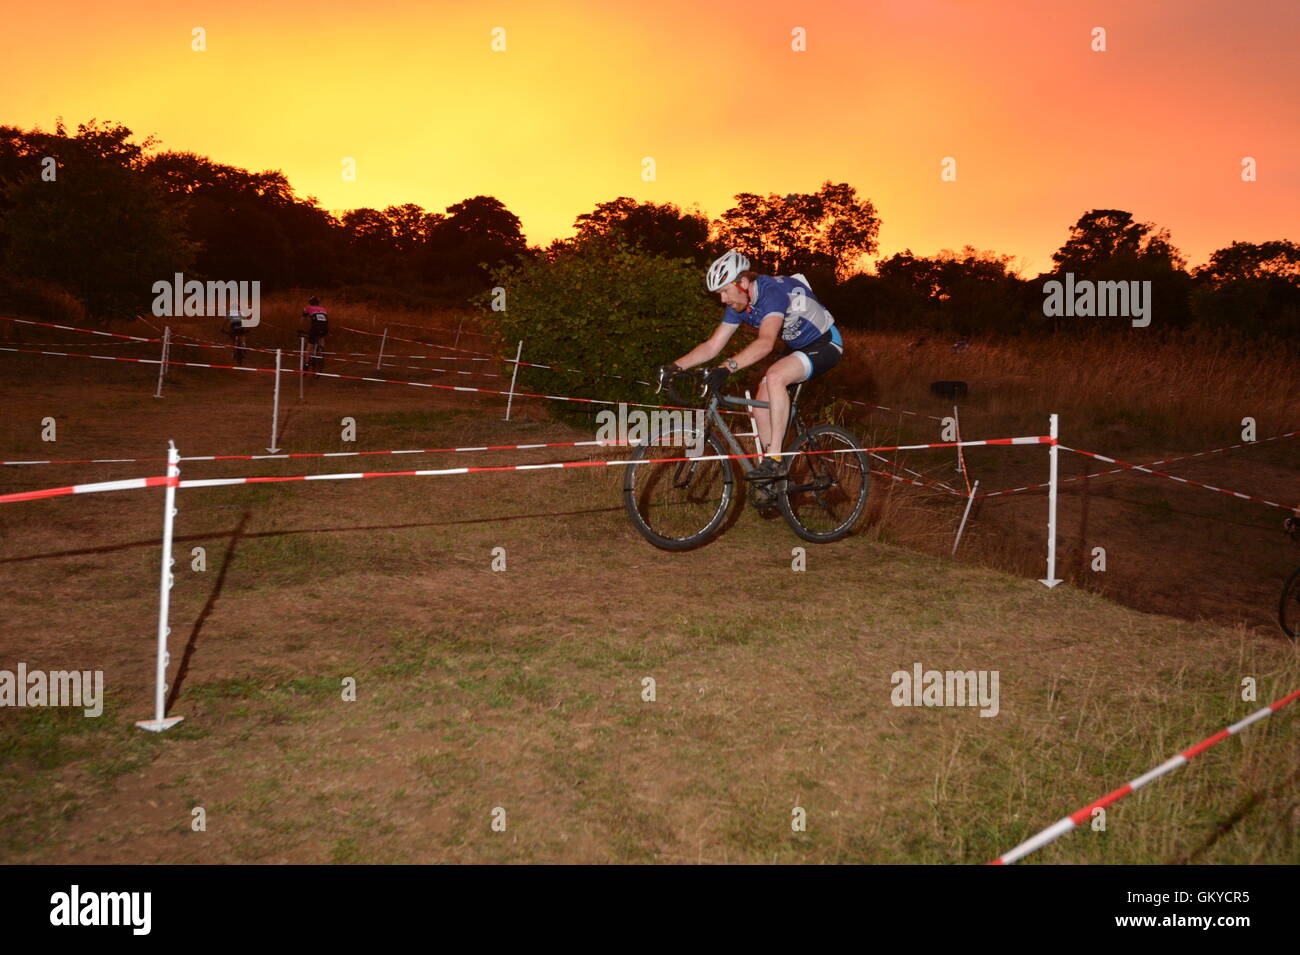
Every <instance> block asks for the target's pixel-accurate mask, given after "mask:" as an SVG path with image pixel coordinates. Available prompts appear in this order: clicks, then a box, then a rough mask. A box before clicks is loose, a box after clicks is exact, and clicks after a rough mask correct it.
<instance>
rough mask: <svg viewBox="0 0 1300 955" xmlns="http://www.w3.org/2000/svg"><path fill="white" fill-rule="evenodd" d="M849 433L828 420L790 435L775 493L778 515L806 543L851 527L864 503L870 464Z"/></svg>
mask: <svg viewBox="0 0 1300 955" xmlns="http://www.w3.org/2000/svg"><path fill="white" fill-rule="evenodd" d="M860 447H862V445H861V444H860V443H859V441H858V439H857V438H856V437H855V436H854V435H853V433H852V432H851V431H846V430H844V429H843V428H840V427H836V426H835V425H832V424H823V425H818V426H817V427H815V428H810V429H808V430H807V431H805V432H804V433H803V434H801V435H799V437H798V438H796V439H795V442H794V447H792V448H790V450H791V451H800V452H803V453H802V454H799V455H797V456H795V457H793V458H788V459H787V460H789V462H790V476H789V477H788V478H786V480H785V481H784V490H783V491H781V492H780V493H779V494H778V503H779V504H780V506H781V513H782V514H783V515H784V516H785V519H786V521H787V522H788V523H789V525H790V527H791V529H792V530H793V531H794V532H795V533H796V534H798V535H799V536H800V537H802V538H803V539H804V540H806V541H811V542H812V543H814V544H827V543H830V542H831V541H837V540H839V539H840V538H841V537H844V536H845V535H846V534H848V533H849V531H851V530H852V529H853V525H854V524H856V523H857V521H858V518H860V517H861V516H862V511H863V510H864V509H865V508H866V506H867V493H868V491H869V490H870V483H871V465H870V462H869V461H868V460H867V455H866V452H864V451H854V450H849V449H851V448H860Z"/></svg>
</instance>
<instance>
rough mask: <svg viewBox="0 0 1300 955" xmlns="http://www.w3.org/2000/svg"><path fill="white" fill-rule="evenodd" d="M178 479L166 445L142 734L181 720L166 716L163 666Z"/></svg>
mask: <svg viewBox="0 0 1300 955" xmlns="http://www.w3.org/2000/svg"><path fill="white" fill-rule="evenodd" d="M180 476H181V454H180V452H179V451H177V450H176V443H175V442H174V441H168V442H167V477H169V478H171V481H169V482H168V484H167V491H166V494H165V498H164V502H163V539H162V572H161V575H160V578H159V582H158V661H157V666H156V667H155V671H154V676H155V679H154V695H153V719H151V720H137V721H136V724H135V725H136V726H138V727H140V729H142V730H149V731H150V732H153V733H161V732H162V731H163V730H165V729H168V728H170V727H172V726H175V725H176V724H177V723H179V722H180V721H181V720H183V719H184V718H185V717H183V716H167V689H168V687H167V666H168V664H170V663H171V655H170V654H169V653H168V652H167V637H168V636H169V635H170V634H171V632H172V630H171V627H170V626H168V620H167V618H168V616H169V615H170V612H171V590H172V583H173V582H174V581H175V577H174V576H173V574H172V564H174V563H175V560H174V559H173V558H172V533H173V530H174V529H175V526H176V484H177V482H178V481H179V480H180Z"/></svg>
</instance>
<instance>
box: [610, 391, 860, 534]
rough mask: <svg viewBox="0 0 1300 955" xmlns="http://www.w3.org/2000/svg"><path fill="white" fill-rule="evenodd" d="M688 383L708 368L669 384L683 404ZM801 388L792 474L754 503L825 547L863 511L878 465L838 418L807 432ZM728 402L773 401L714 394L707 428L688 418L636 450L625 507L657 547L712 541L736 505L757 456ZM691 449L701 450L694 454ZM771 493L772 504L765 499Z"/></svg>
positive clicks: (793, 417) (793, 412)
mask: <svg viewBox="0 0 1300 955" xmlns="http://www.w3.org/2000/svg"><path fill="white" fill-rule="evenodd" d="M682 379H689V380H694V381H701V380H702V379H703V372H701V371H698V370H696V371H683V372H677V373H676V374H674V375H671V376H669V377H667V378H666V379H665V381H664V387H665V390H666V391H667V393H668V395H669V397H670V398H672V400H673V401H674V402H675V403H676V404H678V405H689V404H690V403H691V402H690V401H688V400H687V399H684V398H682V396H681V395H679V394H678V393H677V392H676V390H675V389H674V387H673V384H674V382H676V381H680V380H682ZM802 389H803V385H802V384H799V385H795V386H794V387H793V388H792V389H790V390H791V398H790V416H789V420H788V422H787V424H786V436H787V437H788V436H789V435H790V434H791V433H792V432H793V433H794V434H796V435H797V437H796V438H795V439H794V443H793V444H790V445H784V446H786V447H788V449H789V450H788V451H787V452H786V453H785V454H783V455H782V461H783V462H784V463H785V464H786V465H787V466H788V469H789V470H788V474H787V476H786V477H785V478H783V479H780V480H776V481H773V482H771V483H770V484H769V485H767V487H765V488H760V487H759V486H758V485H754V492H753V494H751V499H752V500H753V503H754V504H755V506H756V507H758V508H759V510H770V509H771V507H770V505H771V502H774V503H775V506H776V507H777V508H779V509H780V512H781V515H782V516H783V517H784V518H785V520H786V523H788V524H789V525H790V528H791V530H793V531H794V532H795V533H796V534H798V535H799V537H801V538H803V539H804V540H806V541H810V542H812V543H816V544H824V543H829V542H831V541H837V540H839V539H840V538H842V537H844V536H845V535H847V534H848V533H849V532H850V531H851V530H852V529H853V526H854V524H856V523H857V521H858V518H860V517H861V516H862V512H863V510H864V508H865V507H866V504H867V494H868V491H869V490H870V475H871V469H870V464H869V462H868V460H867V455H866V452H865V451H862V450H860V449H861V447H862V445H861V443H860V442H859V441H858V439H857V437H856V436H855V435H854V434H853V433H852V432H850V431H847V430H845V429H844V428H841V427H839V426H837V425H832V424H819V425H816V426H814V427H812V428H808V429H807V430H805V429H804V426H803V422H802V420H801V419H800V417H799V393H800V392H801V391H802ZM720 403H721V404H724V405H729V406H732V407H745V408H766V407H768V403H767V402H766V401H755V400H752V399H749V398H733V397H729V396H726V395H718V394H716V393H711V394H710V395H709V397H708V403H707V406H706V407H705V408H704V409H703V427H702V428H700V427H697V426H694V425H687V424H685V423H684V422H685V419H683V424H682V425H681V426H679V427H677V428H674V429H670V431H669V433H668V435H666V436H664V435H660V436H659V437H658V439H657V440H655V441H653V442H650V443H646V444H640V445H638V446H637V447H636V449H635V450H634V451H633V452H632V458H631V460H632V461H633V463H632V464H629V465H628V466H627V473H626V475H625V477H624V480H623V503H624V506H625V507H626V508H627V513H628V517H629V518H630V519H631V521H632V526H633V527H635V528H636V529H637V530H638V531H639V532H640V533H641V536H642V537H644V538H645V539H646V540H648V541H649V542H650V543H652V544H654V545H655V546H656V547H661V548H663V549H664V550H690V549H692V548H695V547H700V546H702V545H703V544H706V543H708V542H709V541H710V540H711V539H712V538H713V537H714V536H715V535H716V534H717V533H718V531H719V529H720V528H721V527H722V525H723V523H724V522H725V521H726V520H727V516H728V514H729V512H730V511H731V507H732V504H733V502H734V500H735V498H736V478H737V471H738V470H739V472H740V477H741V478H742V479H744V478H745V477H747V476H748V474H749V472H750V471H752V470H753V469H754V463H755V462H754V460H753V458H755V457H757V455H756V454H751V453H749V452H746V451H744V450H742V448H741V446H740V443H739V442H738V441H737V440H736V436H735V435H734V434H732V432H731V429H730V428H728V427H727V423H726V422H725V421H724V420H723V419H722V415H721V414H720V413H719V411H718V406H719V404H720ZM685 413H690V412H685ZM742 437H754V436H753V435H742ZM692 451H697V452H698V453H696V454H695V455H694V456H692V453H691V452H692ZM759 453H760V454H761V448H760V450H759ZM638 462H644V463H638ZM765 492H766V494H768V495H770V501H765V500H763V499H762V498H763V495H764V493H765Z"/></svg>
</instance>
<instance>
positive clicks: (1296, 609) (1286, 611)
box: [1277, 567, 1300, 640]
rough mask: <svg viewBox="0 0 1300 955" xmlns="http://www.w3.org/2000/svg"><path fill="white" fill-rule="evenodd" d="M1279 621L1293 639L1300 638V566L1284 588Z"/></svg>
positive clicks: (1278, 610) (1283, 629)
mask: <svg viewBox="0 0 1300 955" xmlns="http://www.w3.org/2000/svg"><path fill="white" fill-rule="evenodd" d="M1277 622H1278V623H1280V624H1281V625H1282V632H1283V633H1285V634H1286V635H1287V636H1288V637H1290V638H1291V639H1292V640H1295V639H1297V638H1300V567H1297V568H1296V570H1295V571H1294V572H1293V573H1292V574H1291V576H1290V577H1289V578H1288V579H1287V582H1286V586H1285V587H1283V588H1282V602H1281V603H1280V604H1279V605H1278V609H1277Z"/></svg>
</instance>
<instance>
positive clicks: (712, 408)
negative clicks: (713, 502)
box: [704, 382, 803, 473]
mask: <svg viewBox="0 0 1300 955" xmlns="http://www.w3.org/2000/svg"><path fill="white" fill-rule="evenodd" d="M801 391H803V382H799V383H798V384H797V385H795V386H794V394H792V395H791V396H790V414H789V415H788V416H787V417H786V422H785V438H786V439H788V438H789V437H790V435H791V432H793V433H794V435H795V436H796V437H797V436H798V435H800V434H802V433H803V424H802V422H801V421H800V420H799V394H800V392H801ZM719 399H721V401H722V402H723V403H724V404H728V405H731V406H733V407H737V408H770V407H771V404H770V403H769V402H766V401H758V400H757V399H754V398H731V397H728V396H727V395H713V396H712V397H711V398H710V399H709V404H708V407H707V408H705V409H704V415H705V419H704V420H705V424H704V430H705V434H706V435H707V434H708V430H709V428H711V427H716V428H717V429H718V433H719V434H720V435H721V436H722V439H723V441H725V442H726V443H727V447H728V448H730V449H731V453H732V454H747V453H748V452H746V451H745V450H744V449H742V448H741V446H740V443H739V442H738V441H737V440H736V436H735V435H734V434H732V432H731V429H730V428H728V427H727V422H726V421H724V420H723V419H722V415H721V414H719V413H718V403H719ZM749 420H750V421H751V422H752V423H753V424H754V430H755V431H757V430H758V423H757V422H756V421H754V417H753V415H750V418H749ZM705 440H707V438H706V439H705ZM758 445H759V453H760V454H761V453H762V451H763V439H762V438H759V439H758ZM781 445H782V447H784V446H785V440H782V442H781ZM736 462H737V463H738V464H739V465H740V467H741V469H742V470H744V471H745V472H746V473H748V472H750V471H752V470H753V469H754V467H755V463H754V461H753V460H752V459H750V458H745V457H741V458H737V459H736Z"/></svg>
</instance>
